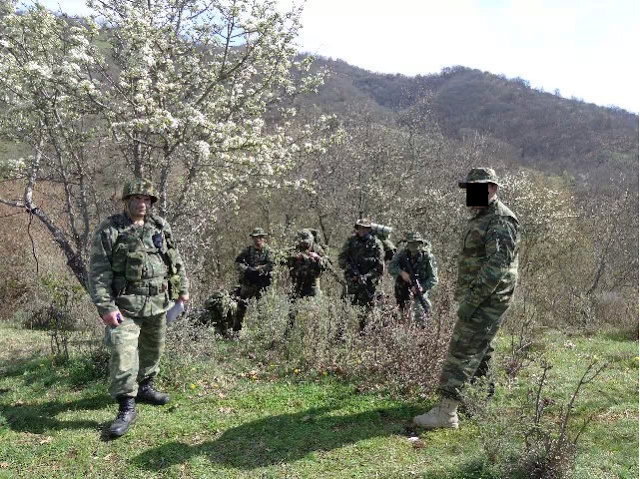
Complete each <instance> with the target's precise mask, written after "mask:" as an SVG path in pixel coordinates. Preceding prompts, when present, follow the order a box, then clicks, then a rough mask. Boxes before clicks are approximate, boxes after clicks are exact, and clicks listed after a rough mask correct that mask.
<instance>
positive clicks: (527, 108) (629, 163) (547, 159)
mask: <svg viewBox="0 0 640 479" xmlns="http://www.w3.org/2000/svg"><path fill="white" fill-rule="evenodd" d="M318 64H319V65H322V66H324V67H326V68H328V69H329V71H331V72H332V75H331V76H330V77H329V79H328V80H327V82H326V84H325V85H324V86H323V87H322V89H321V90H320V94H319V97H318V104H319V105H321V107H322V108H323V109H326V110H327V111H329V112H336V113H343V112H345V111H347V110H348V109H349V108H351V107H352V106H353V105H357V104H359V103H361V104H363V105H365V104H366V103H367V102H371V101H372V102H374V103H375V105H376V106H379V107H380V109H381V110H382V111H393V112H400V111H403V110H405V109H407V108H411V107H412V106H414V105H415V104H416V103H419V102H421V101H423V100H424V98H425V97H429V99H430V107H431V110H432V114H433V118H434V119H435V120H436V121H437V122H438V124H439V125H440V127H441V128H442V130H443V132H444V133H445V134H446V135H447V136H449V137H452V138H458V139H459V138H461V137H462V136H463V135H465V134H469V133H470V132H474V131H477V132H479V133H481V134H486V135H489V136H491V137H493V138H495V139H497V140H500V141H502V142H505V143H507V144H509V145H510V146H512V147H513V157H514V158H515V159H516V160H517V161H518V162H520V163H521V164H523V165H527V166H531V167H534V168H541V169H543V170H545V171H549V172H553V173H562V172H563V171H567V172H570V173H572V174H579V175H586V176H587V177H588V178H589V179H591V180H592V181H594V182H596V181H601V180H605V181H606V180H608V179H609V178H610V177H616V178H618V177H619V175H620V174H623V175H624V176H625V177H626V178H627V179H628V180H629V181H628V182H629V184H630V185H637V181H636V180H637V177H638V115H637V114H634V113H630V112H627V111H625V110H622V109H620V108H617V107H615V106H610V107H601V106H597V105H594V104H591V103H586V102H585V101H584V100H582V99H576V98H571V99H568V98H563V97H562V96H561V92H554V93H549V92H544V91H540V90H536V89H533V88H531V87H530V86H529V83H528V82H527V80H525V79H521V78H513V79H508V78H506V77H505V76H504V75H496V74H493V73H490V72H481V71H479V70H472V69H469V68H465V67H463V66H456V67H451V68H445V69H443V70H442V72H441V73H439V74H432V75H425V76H417V77H407V76H404V75H399V74H396V75H384V74H375V73H371V72H368V71H366V70H363V69H360V68H357V67H354V66H351V65H349V64H348V63H346V62H343V61H340V60H328V59H319V60H318ZM356 108H357V107H356ZM380 115H381V116H380V121H381V122H384V121H385V119H384V116H383V114H382V112H381V113H380Z"/></svg>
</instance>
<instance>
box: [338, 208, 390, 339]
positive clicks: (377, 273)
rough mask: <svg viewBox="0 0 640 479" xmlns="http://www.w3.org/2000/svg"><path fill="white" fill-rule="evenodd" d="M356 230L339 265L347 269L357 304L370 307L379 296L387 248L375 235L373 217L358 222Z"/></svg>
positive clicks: (350, 294)
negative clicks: (377, 292) (377, 290)
mask: <svg viewBox="0 0 640 479" xmlns="http://www.w3.org/2000/svg"><path fill="white" fill-rule="evenodd" d="M354 227H355V233H354V234H353V235H352V236H351V237H349V238H348V239H347V240H346V241H345V243H344V245H343V246H342V250H341V251H340V254H339V255H338V265H339V266H340V268H341V269H343V270H344V277H345V280H346V285H347V286H346V295H347V296H348V297H350V298H351V301H352V303H353V304H354V305H357V306H361V307H364V308H366V309H369V308H371V307H372V306H373V303H374V300H375V297H376V288H377V286H378V283H379V282H380V278H381V277H382V273H383V271H384V247H383V245H382V242H381V241H380V239H378V238H377V237H376V236H375V235H374V234H372V223H371V220H370V219H369V218H359V219H358V220H357V221H356V222H355V225H354ZM366 316H367V313H366V311H365V312H363V314H362V315H361V317H360V329H361V330H362V329H364V327H365V322H366Z"/></svg>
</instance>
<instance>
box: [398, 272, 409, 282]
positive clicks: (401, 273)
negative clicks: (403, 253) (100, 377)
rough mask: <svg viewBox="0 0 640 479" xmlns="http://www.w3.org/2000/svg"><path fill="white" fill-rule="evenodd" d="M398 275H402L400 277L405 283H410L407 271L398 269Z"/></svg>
mask: <svg viewBox="0 0 640 479" xmlns="http://www.w3.org/2000/svg"><path fill="white" fill-rule="evenodd" d="M400 276H402V279H403V280H404V281H405V282H406V283H411V276H409V273H407V272H406V271H400Z"/></svg>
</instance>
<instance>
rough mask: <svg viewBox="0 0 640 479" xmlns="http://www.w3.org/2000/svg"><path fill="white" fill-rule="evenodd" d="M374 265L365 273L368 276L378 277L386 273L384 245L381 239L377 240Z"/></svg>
mask: <svg viewBox="0 0 640 479" xmlns="http://www.w3.org/2000/svg"><path fill="white" fill-rule="evenodd" d="M373 261H374V266H373V268H372V269H370V270H369V272H368V273H367V274H366V275H365V276H366V277H367V278H371V279H377V278H379V277H380V276H382V273H384V247H383V246H382V242H381V241H380V240H376V246H375V257H374V258H373Z"/></svg>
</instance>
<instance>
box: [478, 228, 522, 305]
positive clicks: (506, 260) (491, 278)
mask: <svg viewBox="0 0 640 479" xmlns="http://www.w3.org/2000/svg"><path fill="white" fill-rule="evenodd" d="M517 243H518V236H517V230H516V226H515V225H514V224H513V223H512V222H511V220H509V219H506V218H497V219H496V220H494V221H492V222H491V224H490V225H489V229H488V230H487V235H486V242H485V254H486V256H487V262H486V263H485V264H484V266H483V267H482V268H481V269H480V272H479V273H478V276H477V277H476V279H475V280H474V281H473V284H472V285H471V292H470V294H469V296H468V298H467V302H468V303H470V304H471V305H473V306H478V305H480V303H482V302H483V301H484V300H486V299H487V298H489V296H491V295H492V294H493V293H494V291H495V290H496V288H497V287H498V284H500V281H501V280H502V279H503V278H504V277H505V276H506V275H507V274H508V273H509V268H510V265H511V262H512V261H513V258H514V256H515V250H516V248H517Z"/></svg>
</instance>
